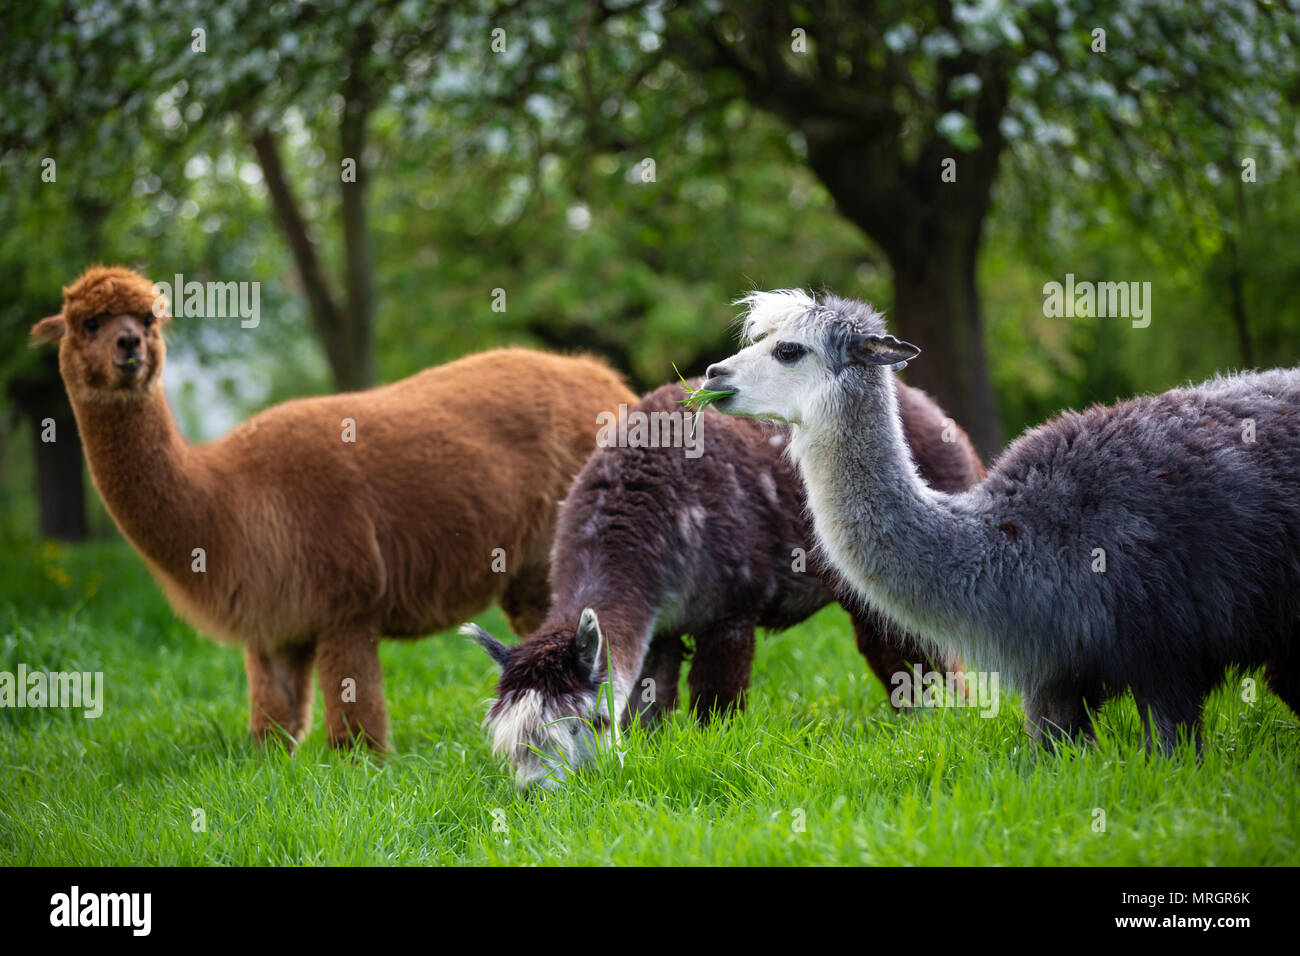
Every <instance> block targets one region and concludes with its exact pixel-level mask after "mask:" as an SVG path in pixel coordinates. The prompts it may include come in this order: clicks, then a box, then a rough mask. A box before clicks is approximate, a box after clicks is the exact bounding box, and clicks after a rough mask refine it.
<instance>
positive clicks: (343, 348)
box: [252, 130, 374, 392]
mask: <svg viewBox="0 0 1300 956" xmlns="http://www.w3.org/2000/svg"><path fill="white" fill-rule="evenodd" d="M252 141H253V149H254V150H255V151H256V153H257V159H258V163H259V164H260V165H261V167H262V175H263V176H264V177H265V179H266V186H267V191H268V192H269V193H270V196H271V205H272V206H273V207H274V208H275V212H276V218H277V219H278V220H279V223H280V228H281V229H283V230H284V234H285V237H286V238H287V239H288V240H289V248H290V250H291V251H292V252H293V258H294V262H295V263H296V264H297V266H298V276H299V278H300V279H301V280H302V285H303V291H304V292H305V293H306V295H307V305H308V308H309V310H310V314H311V319H312V327H313V328H314V329H315V330H316V337H317V338H318V339H319V340H320V343H321V347H322V348H324V350H325V358H326V359H327V360H328V361H329V365H330V371H331V372H332V373H333V376H334V384H335V386H336V387H337V388H338V389H339V390H340V391H345V392H346V391H353V390H355V389H360V388H368V387H370V386H371V385H373V384H374V365H373V355H374V352H373V348H374V346H373V344H372V338H373V336H372V334H371V329H370V326H369V324H366V325H365V326H364V327H363V328H361V329H357V328H356V327H355V324H354V323H353V322H352V321H351V317H350V316H348V315H346V314H345V313H344V312H343V311H342V310H340V309H339V307H338V304H337V302H336V301H335V299H334V296H333V294H332V293H331V291H330V286H329V283H328V282H327V281H326V278H325V270H324V269H323V267H322V266H321V262H320V258H319V257H318V256H317V255H316V247H315V246H314V245H313V243H312V240H311V235H310V232H309V231H308V228H307V220H306V219H305V218H304V217H303V215H302V212H301V211H300V210H299V208H298V202H297V200H296V199H295V198H294V195H293V191H292V189H291V188H290V186H289V180H288V177H287V175H286V174H285V170H284V165H283V163H282V162H281V160H280V152H279V150H278V149H277V148H276V144H275V138H274V137H273V136H272V135H271V133H270V131H268V130H261V131H259V132H257V133H255V134H254V135H253V137H252ZM353 188H355V184H353ZM359 201H361V202H364V199H359ZM361 227H362V228H363V229H364V227H365V220H364V217H363V218H362V220H361ZM349 258H350V257H349ZM372 308H373V306H372Z"/></svg>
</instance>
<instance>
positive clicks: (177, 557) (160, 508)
mask: <svg viewBox="0 0 1300 956" xmlns="http://www.w3.org/2000/svg"><path fill="white" fill-rule="evenodd" d="M73 411H74V412H75V414H76V418H77V428H78V431H79V432H80V434H81V442H82V445H83V446H84V447H85V449H86V461H87V463H88V464H89V466H90V475H91V478H92V480H93V481H94V483H95V488H96V489H97V490H98V491H99V495H100V497H101V498H102V499H103V501H104V506H105V507H106V508H107V509H108V513H109V514H110V515H111V516H112V518H113V520H114V522H116V524H117V526H118V528H119V529H120V530H121V532H122V534H123V535H125V536H126V538H127V540H129V541H130V542H131V544H132V545H133V546H134V547H135V548H136V549H137V550H138V551H139V552H140V553H141V554H142V555H143V556H144V558H145V559H146V560H147V561H148V562H149V563H150V564H151V565H153V566H154V567H155V568H156V569H158V570H160V571H163V572H165V573H167V574H168V575H169V576H171V577H173V578H176V579H177V580H179V581H182V582H184V581H192V580H193V579H194V578H195V577H196V575H195V574H194V573H193V570H192V562H193V560H194V559H193V556H192V555H193V549H195V548H204V549H205V550H206V552H207V553H208V554H210V553H211V551H212V550H213V549H214V548H215V547H216V541H215V540H214V536H215V535H216V533H217V531H218V530H219V524H218V523H217V522H215V521H214V516H213V514H212V507H211V506H212V500H213V497H212V492H213V486H214V484H215V483H214V482H212V481H210V480H208V475H207V472H206V469H204V468H203V466H202V463H201V461H200V459H199V455H198V453H197V452H196V451H195V449H193V448H191V447H190V445H189V444H188V443H187V442H186V441H185V439H184V437H182V436H181V434H180V432H179V431H177V429H176V425H175V423H174V422H173V421H172V416H171V412H170V410H169V409H168V407H167V399H166V397H165V395H164V393H163V389H162V384H161V382H160V381H159V382H155V383H154V384H153V385H152V386H150V387H149V388H148V389H147V390H146V391H144V392H143V393H142V394H140V395H130V396H122V397H120V398H119V397H114V398H112V399H105V398H103V397H98V396H91V397H87V396H81V397H80V398H79V397H77V396H73Z"/></svg>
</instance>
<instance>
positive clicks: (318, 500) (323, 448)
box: [32, 267, 635, 750]
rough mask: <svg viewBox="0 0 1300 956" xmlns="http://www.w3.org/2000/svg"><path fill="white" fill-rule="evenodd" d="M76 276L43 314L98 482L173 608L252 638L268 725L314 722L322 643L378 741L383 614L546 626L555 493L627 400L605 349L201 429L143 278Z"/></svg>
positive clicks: (256, 690) (207, 625)
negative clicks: (204, 434)
mask: <svg viewBox="0 0 1300 956" xmlns="http://www.w3.org/2000/svg"><path fill="white" fill-rule="evenodd" d="M63 295H64V300H63V310H62V312H61V313H60V314H59V315H54V316H50V317H49V318H47V319H43V320H41V321H40V322H38V323H37V324H36V326H35V327H34V328H33V329H32V334H33V336H34V337H36V338H37V339H40V340H43V341H47V342H58V343H59V368H60V371H61V372H62V375H63V381H64V384H65V385H66V387H67V390H68V395H69V397H70V398H71V400H72V406H73V409H74V411H75V413H76V418H77V427H78V429H79V431H80V433H81V439H82V442H83V443H84V445H85V448H86V459H87V461H88V462H89V465H90V473H91V477H92V478H93V479H94V482H95V487H96V488H97V489H98V490H99V494H100V496H101V497H102V498H103V500H104V504H105V506H106V507H107V508H108V511H109V513H110V514H111V515H112V516H113V520H114V521H115V522H116V523H117V526H118V528H119V529H121V531H122V534H123V535H125V537H126V538H127V540H128V541H130V542H131V544H132V545H133V546H134V547H135V548H136V550H137V551H139V552H140V554H141V555H142V556H143V557H144V559H145V561H146V563H147V564H148V565H149V569H150V570H151V571H152V573H153V575H154V577H155V578H156V579H157V580H158V582H159V584H160V585H162V588H163V590H164V591H165V592H166V594H167V596H168V598H169V600H170V601H171V603H172V606H173V607H174V608H175V609H176V611H177V612H178V613H179V614H180V615H182V616H183V617H184V618H186V619H187V620H188V621H190V622H191V623H192V624H193V625H194V626H195V627H196V628H197V629H199V630H200V631H202V632H204V633H206V634H209V635H211V636H213V637H216V638H218V639H221V640H225V641H228V642H231V643H235V644H240V645H243V647H244V654H245V664H246V666H247V670H248V686H249V702H250V705H251V711H252V715H251V721H250V729H251V730H252V732H253V734H254V735H255V736H256V737H258V738H259V739H264V738H266V737H267V735H268V734H271V733H272V732H273V731H274V729H275V728H277V727H279V728H283V730H284V731H286V732H287V733H288V734H289V736H290V737H291V738H292V739H293V740H295V741H297V740H300V739H301V738H302V736H303V734H304V733H305V732H306V731H307V729H308V727H309V725H310V721H311V696H312V695H311V671H312V664H313V662H314V663H315V666H316V668H317V670H318V671H319V672H320V681H321V688H322V691H323V694H324V698H325V723H326V727H327V729H328V734H329V740H330V742H331V743H332V744H334V745H336V746H341V745H345V744H347V743H349V742H350V741H351V740H352V739H353V738H354V737H358V736H359V737H362V738H364V739H365V741H366V742H367V743H369V744H370V745H371V746H372V747H373V748H374V749H376V750H382V749H384V748H385V747H386V746H387V745H386V735H387V722H388V718H387V709H386V707H385V705H384V695H383V687H382V679H381V674H380V668H379V654H378V645H379V636H380V635H381V634H384V635H387V636H390V637H418V636H420V635H422V634H427V633H430V632H433V631H439V630H443V629H445V628H448V627H450V626H451V625H453V624H456V623H459V622H460V621H462V620H464V619H465V618H466V617H468V616H471V615H473V614H476V613H478V612H479V611H481V610H482V609H483V608H484V607H485V606H486V605H488V604H489V603H491V602H492V601H500V603H501V606H502V608H503V609H504V610H505V612H506V614H507V616H508V617H509V618H510V623H511V626H512V627H513V628H514V629H515V630H516V631H518V632H519V633H521V634H526V633H528V632H529V631H531V630H532V629H534V628H536V627H537V626H538V625H539V624H540V623H541V621H542V618H543V616H544V615H545V613H546V610H547V604H548V598H549V595H548V592H547V587H546V576H547V570H548V551H549V549H550V544H551V537H552V533H553V528H554V523H555V511H556V503H557V502H558V501H559V499H560V498H561V497H563V495H564V492H565V490H566V489H567V488H568V486H569V482H570V481H571V480H572V479H573V476H574V475H575V474H577V472H578V471H579V470H580V469H581V468H582V465H583V463H584V462H585V461H586V459H587V456H588V455H589V454H590V453H591V451H592V450H593V449H594V447H595V442H596V433H597V430H598V422H597V416H598V415H599V413H600V412H602V411H605V410H609V409H614V408H617V407H618V405H619V403H621V402H632V401H635V396H634V395H633V394H632V393H631V392H630V391H629V390H628V389H627V387H626V386H625V385H624V384H623V382H622V381H621V380H620V379H619V377H618V375H616V374H615V373H614V372H613V371H611V370H610V369H609V368H608V367H607V366H605V365H603V364H601V363H600V362H598V361H595V360H592V359H587V358H565V357H562V356H556V355H546V354H543V353H539V352H531V351H526V350H523V349H504V350H499V351H493V352H485V353H483V354H480V355H473V356H470V357H468V358H464V359H461V360H459V361H456V362H451V363H449V364H447V365H443V366H439V367H438V368H432V369H427V370H426V371H423V372H420V373H419V374H417V375H413V376H411V377H410V378H407V379H404V380H402V381H400V382H396V383H394V384H392V385H385V386H382V387H380V388H375V389H371V390H369V391H365V392H355V393H351V394H343V395H331V396H325V397H320V398H305V399H299V400H296V401H291V402H285V403H284V404H283V405H277V406H275V407H274V408H270V409H267V410H266V411H264V412H261V413H260V414H258V415H256V416H254V417H253V418H251V419H250V420H249V421H247V422H245V423H244V424H243V425H241V426H239V427H238V428H236V429H235V430H234V431H232V432H231V433H230V434H229V435H227V436H226V437H225V438H222V439H220V440H218V441H215V442H212V443H210V444H207V445H202V446H197V447H196V446H191V445H190V444H188V443H187V442H186V441H185V439H184V438H183V437H182V436H181V435H180V433H179V432H178V431H177V430H176V426H175V425H174V424H173V422H172V417H171V413H170V411H169V410H168V407H167V402H166V399H165V397H164V394H163V388H162V368H163V358H164V355H165V352H166V349H165V346H164V344H163V336H162V326H163V325H164V324H165V322H166V321H167V315H166V314H165V312H164V314H163V315H162V316H161V317H160V318H157V319H155V317H154V314H153V312H152V311H151V310H152V308H153V304H154V302H155V300H156V298H157V297H156V295H155V293H154V290H153V287H152V285H151V283H150V282H149V281H148V280H147V279H145V278H144V277H143V276H141V275H139V274H138V273H135V272H132V271H131V270H128V269H121V268H102V267H96V268H92V269H90V270H88V271H87V272H86V273H85V274H84V275H83V276H82V277H81V278H80V279H78V280H77V281H76V282H74V283H73V284H72V285H70V286H68V287H67V288H65V289H64V290H63ZM162 305H163V306H165V303H162Z"/></svg>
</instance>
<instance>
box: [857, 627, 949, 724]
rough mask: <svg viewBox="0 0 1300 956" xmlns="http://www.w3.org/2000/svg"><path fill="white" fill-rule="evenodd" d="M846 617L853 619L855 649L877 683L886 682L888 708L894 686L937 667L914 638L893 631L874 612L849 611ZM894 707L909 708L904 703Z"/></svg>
mask: <svg viewBox="0 0 1300 956" xmlns="http://www.w3.org/2000/svg"><path fill="white" fill-rule="evenodd" d="M849 617H850V619H851V620H852V621H853V633H854V635H855V636H856V637H857V639H858V650H859V651H861V653H862V656H863V657H865V658H866V659H867V665H868V666H869V667H870V668H871V670H872V672H873V673H874V674H875V675H876V677H877V678H878V679H879V680H880V683H882V684H884V685H885V692H886V693H887V694H888V695H889V698H890V706H891V707H892V706H893V705H894V694H893V691H894V689H895V688H896V687H898V686H900V684H903V683H904V682H906V686H908V687H910V686H911V681H913V680H918V681H919V680H923V679H924V677H925V675H926V674H927V673H929V672H931V671H938V670H939V668H938V667H936V666H935V664H934V662H933V661H932V660H931V656H930V655H929V654H927V653H926V652H925V651H923V650H921V648H920V647H919V646H918V645H917V644H916V642H915V641H913V640H912V639H911V638H910V637H908V636H907V635H904V634H899V633H898V632H897V631H893V630H892V629H891V628H890V627H889V625H887V624H883V623H882V622H881V621H880V619H879V618H877V617H875V616H874V615H871V614H854V613H850V615H849ZM899 675H903V676H899ZM906 698H907V699H908V700H910V699H911V698H912V695H911V694H907V695H906ZM897 709H901V710H911V709H912V708H911V706H910V705H904V706H903V707H902V708H897Z"/></svg>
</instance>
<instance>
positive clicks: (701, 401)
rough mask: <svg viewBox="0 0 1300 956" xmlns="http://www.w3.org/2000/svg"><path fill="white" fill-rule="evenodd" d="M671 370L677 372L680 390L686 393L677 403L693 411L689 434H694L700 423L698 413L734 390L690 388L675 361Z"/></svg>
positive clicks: (733, 392)
mask: <svg viewBox="0 0 1300 956" xmlns="http://www.w3.org/2000/svg"><path fill="white" fill-rule="evenodd" d="M673 371H674V372H677V377H678V378H679V379H680V380H681V383H682V391H683V392H685V393H686V397H685V398H679V399H678V400H677V404H678V405H685V406H686V407H687V408H690V409H693V410H694V411H695V419H694V420H693V421H692V422H691V434H692V435H694V434H695V428H696V426H697V425H699V423H700V415H701V414H702V413H703V412H704V410H705V409H706V408H708V407H709V406H710V405H712V404H713V403H714V402H716V401H718V399H720V398H726V397H727V396H728V395H733V394H735V390H734V389H726V390H725V391H717V390H716V389H709V388H692V387H691V386H690V384H689V383H688V382H687V381H686V378H685V377H684V376H683V375H682V373H681V372H680V371H679V370H678V368H677V363H676V362H674V363H673Z"/></svg>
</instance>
